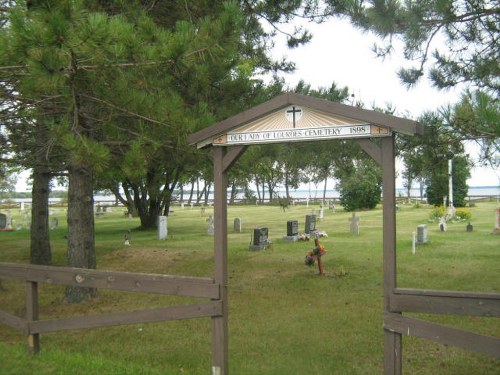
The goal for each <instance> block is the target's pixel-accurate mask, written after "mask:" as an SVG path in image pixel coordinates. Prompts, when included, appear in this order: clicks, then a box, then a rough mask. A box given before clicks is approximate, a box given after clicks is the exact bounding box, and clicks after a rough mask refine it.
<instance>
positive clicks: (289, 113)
mask: <svg viewBox="0 0 500 375" xmlns="http://www.w3.org/2000/svg"><path fill="white" fill-rule="evenodd" d="M301 117H302V108H300V107H295V106H293V107H291V108H289V109H287V110H286V118H287V119H288V121H290V120H291V121H292V122H293V127H294V128H295V121H296V120H300V118H301Z"/></svg>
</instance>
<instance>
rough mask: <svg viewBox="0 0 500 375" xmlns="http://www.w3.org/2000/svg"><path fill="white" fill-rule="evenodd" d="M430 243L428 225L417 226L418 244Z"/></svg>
mask: <svg viewBox="0 0 500 375" xmlns="http://www.w3.org/2000/svg"><path fill="white" fill-rule="evenodd" d="M427 242H429V239H428V238H427V225H425V224H420V225H419V226H417V244H423V243H427Z"/></svg>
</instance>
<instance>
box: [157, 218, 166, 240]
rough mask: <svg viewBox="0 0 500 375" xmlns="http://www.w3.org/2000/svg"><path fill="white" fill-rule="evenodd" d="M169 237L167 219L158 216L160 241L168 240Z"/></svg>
mask: <svg viewBox="0 0 500 375" xmlns="http://www.w3.org/2000/svg"><path fill="white" fill-rule="evenodd" d="M167 235H168V229H167V217H166V216H158V239H159V240H166V239H167Z"/></svg>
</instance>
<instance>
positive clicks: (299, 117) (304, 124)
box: [212, 106, 391, 146]
mask: <svg viewBox="0 0 500 375" xmlns="http://www.w3.org/2000/svg"><path fill="white" fill-rule="evenodd" d="M390 135H391V131H390V129H389V128H387V127H383V126H378V125H375V124H369V123H365V122H359V121H353V120H352V119H346V118H343V117H340V116H332V115H328V114H325V113H322V112H320V111H317V110H313V109H309V108H302V107H298V106H291V107H287V108H285V109H282V110H279V111H277V112H274V113H272V114H271V115H268V116H265V117H264V118H261V119H257V120H255V121H252V122H251V123H249V124H246V125H244V126H242V127H239V128H237V129H233V130H230V131H228V132H226V133H224V134H220V135H218V136H217V137H216V138H214V139H213V143H212V144H213V145H215V146H217V145H219V146H227V145H248V144H258V143H273V142H303V141H319V140H325V139H342V138H367V137H384V136H390Z"/></svg>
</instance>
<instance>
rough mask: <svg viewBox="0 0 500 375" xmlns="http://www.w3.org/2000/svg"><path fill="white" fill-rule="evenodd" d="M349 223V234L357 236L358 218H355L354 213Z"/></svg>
mask: <svg viewBox="0 0 500 375" xmlns="http://www.w3.org/2000/svg"><path fill="white" fill-rule="evenodd" d="M349 221H350V222H351V228H350V230H351V233H354V234H359V216H356V213H355V212H353V213H352V217H351V218H349Z"/></svg>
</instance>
